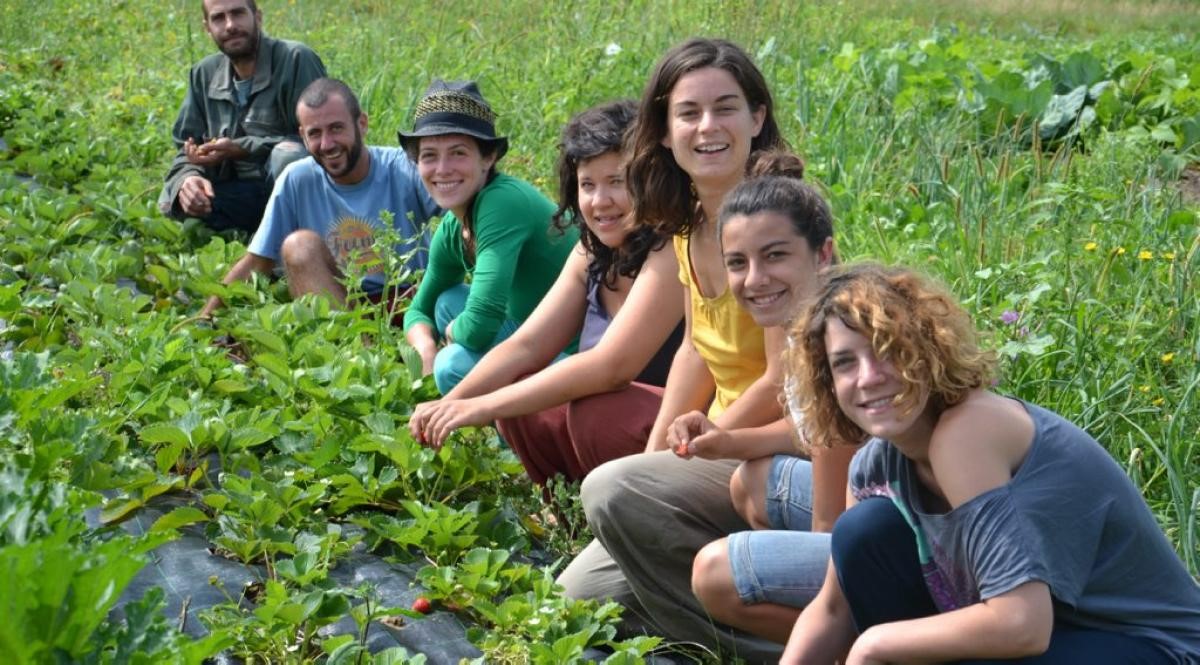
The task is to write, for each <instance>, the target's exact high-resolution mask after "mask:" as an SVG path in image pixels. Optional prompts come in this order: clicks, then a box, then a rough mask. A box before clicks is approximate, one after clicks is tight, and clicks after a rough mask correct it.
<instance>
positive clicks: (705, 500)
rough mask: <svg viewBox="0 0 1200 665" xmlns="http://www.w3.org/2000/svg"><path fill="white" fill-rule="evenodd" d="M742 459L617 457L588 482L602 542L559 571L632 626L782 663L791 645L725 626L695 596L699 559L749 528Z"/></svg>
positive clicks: (587, 507) (575, 593)
mask: <svg viewBox="0 0 1200 665" xmlns="http://www.w3.org/2000/svg"><path fill="white" fill-rule="evenodd" d="M738 463H739V462H738V461H737V460H719V461H709V460H702V459H690V460H685V459H681V458H679V457H676V456H675V454H674V453H671V452H669V451H662V452H657V453H649V454H638V455H631V456H629V457H622V458H620V459H616V460H613V461H611V462H607V463H605V464H603V465H601V466H600V467H599V468H597V469H596V470H595V471H593V472H592V473H591V474H589V475H588V477H587V478H586V479H585V480H584V481H583V487H582V489H581V496H582V499H583V508H584V511H585V513H586V514H587V520H588V525H589V526H591V528H592V532H593V533H595V534H596V540H594V541H592V543H591V544H589V545H588V547H587V548H586V549H585V550H584V551H583V552H581V553H580V555H579V556H578V557H576V558H575V560H574V561H572V562H571V563H570V565H568V566H567V568H566V570H564V571H563V572H562V574H561V575H560V576H559V578H558V582H559V583H560V584H562V585H563V586H564V587H566V594H567V595H568V596H570V597H572V598H595V599H602V600H608V599H611V600H615V601H617V602H619V603H621V604H622V605H624V606H625V607H626V608H627V612H626V615H627V619H628V621H627V623H628V625H627V626H626V629H627V631H628V632H649V633H653V634H658V635H663V636H665V637H666V638H667V639H668V640H671V641H685V642H697V643H700V644H703V645H705V646H706V647H709V648H714V649H716V648H719V649H720V650H721V654H722V656H723V658H722V660H729V659H732V658H734V657H737V658H744V659H746V660H748V661H752V662H754V661H769V662H776V661H778V659H779V656H780V654H781V653H782V651H783V645H781V644H776V643H774V642H770V641H768V640H764V639H762V638H759V637H754V636H752V635H749V634H747V633H743V632H741V631H737V630H734V629H732V628H730V627H728V626H725V625H723V624H717V623H715V622H714V621H713V620H711V619H710V618H709V617H708V615H707V614H706V613H705V612H704V608H703V607H701V605H700V602H699V601H698V600H696V597H695V596H694V595H692V582H691V579H692V559H694V558H695V556H696V552H698V551H699V550H700V548H701V547H703V546H704V545H707V544H708V543H709V542H712V541H713V540H716V539H718V538H721V537H722V536H727V535H729V534H731V533H734V532H736V531H745V530H747V529H749V528H750V527H749V525H747V524H746V523H745V521H743V520H742V518H741V517H739V516H738V514H737V513H736V512H735V511H734V509H733V503H732V502H731V501H730V498H729V479H730V477H731V476H732V475H733V471H734V469H736V468H737V466H738Z"/></svg>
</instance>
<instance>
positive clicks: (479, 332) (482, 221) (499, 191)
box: [404, 174, 579, 351]
mask: <svg viewBox="0 0 1200 665" xmlns="http://www.w3.org/2000/svg"><path fill="white" fill-rule="evenodd" d="M554 209H555V207H554V204H553V203H551V202H550V201H549V200H548V199H547V198H546V197H545V196H543V195H542V193H541V192H539V191H538V190H537V189H535V188H534V187H533V185H530V184H529V183H527V182H525V181H524V180H520V179H518V178H514V177H512V176H508V175H503V174H500V175H497V176H496V177H495V178H494V179H493V180H492V181H491V182H490V183H488V184H487V185H486V186H485V187H484V188H483V189H481V190H479V194H478V195H477V196H476V197H475V205H474V210H473V212H472V215H473V218H474V223H473V224H472V226H473V227H474V235H475V256H476V260H475V264H474V265H473V266H472V265H470V264H469V262H468V258H467V256H466V254H465V252H464V248H463V237H462V222H461V221H459V219H458V218H457V217H455V216H454V213H452V212H447V213H446V214H445V216H443V217H442V221H441V224H439V225H438V228H437V231H436V232H434V234H433V240H432V241H431V242H430V245H429V267H428V268H427V269H426V271H425V277H424V278H423V279H422V280H421V285H420V287H418V288H417V295H416V297H415V298H413V302H412V306H411V307H409V308H408V311H407V312H405V314H404V329H405V330H408V329H410V328H412V327H413V326H414V325H416V324H418V323H424V324H427V325H429V326H430V327H435V325H434V319H433V311H434V304H435V303H437V299H438V296H440V295H441V294H442V292H443V291H445V290H446V289H449V288H451V287H453V286H457V285H458V284H461V283H462V282H463V281H464V279H465V278H466V277H467V275H471V277H472V279H471V293H470V295H468V296H467V304H466V308H465V309H464V310H463V312H462V314H459V315H458V318H456V319H455V320H454V341H455V342H457V343H459V344H461V345H463V346H465V347H466V348H468V349H471V350H475V351H480V350H483V349H487V348H488V347H490V346H491V344H492V340H493V339H494V338H495V337H496V333H497V332H498V331H499V329H500V324H502V323H503V322H504V321H505V320H506V319H508V320H512V321H516V322H518V323H519V322H521V321H524V320H525V319H526V318H527V317H528V316H529V314H530V313H531V312H532V311H533V310H534V308H535V307H537V305H538V303H539V302H541V300H542V297H543V296H545V295H546V292H547V291H549V290H550V286H551V285H552V284H554V280H555V279H557V278H558V273H559V271H561V270H562V266H563V264H564V263H566V261H567V256H568V255H569V254H570V253H571V248H572V247H574V246H575V242H576V241H577V240H578V239H579V230H578V229H577V228H575V227H574V226H572V227H570V228H568V229H567V230H566V231H565V232H562V233H560V232H559V231H558V230H557V229H555V228H553V227H552V226H551V224H550V216H551V215H553V214H554Z"/></svg>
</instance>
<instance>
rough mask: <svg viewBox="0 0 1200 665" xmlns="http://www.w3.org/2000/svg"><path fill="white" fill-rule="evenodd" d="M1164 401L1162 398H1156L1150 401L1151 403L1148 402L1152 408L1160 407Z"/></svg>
mask: <svg viewBox="0 0 1200 665" xmlns="http://www.w3.org/2000/svg"><path fill="white" fill-rule="evenodd" d="M1164 401H1165V400H1164V399H1163V398H1161V397H1156V398H1155V399H1154V401H1152V402H1150V403H1151V404H1153V405H1154V406H1162V404H1163V402H1164Z"/></svg>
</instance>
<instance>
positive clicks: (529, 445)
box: [496, 383, 663, 485]
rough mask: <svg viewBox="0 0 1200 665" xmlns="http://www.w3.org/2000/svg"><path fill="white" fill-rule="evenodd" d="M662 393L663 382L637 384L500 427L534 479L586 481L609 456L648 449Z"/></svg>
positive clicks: (502, 423) (540, 481) (511, 420)
mask: <svg viewBox="0 0 1200 665" xmlns="http://www.w3.org/2000/svg"><path fill="white" fill-rule="evenodd" d="M662 395H663V390H662V388H659V387H657V386H650V385H646V384H644V383H631V384H629V386H628V387H627V388H624V389H623V390H616V391H613V392H609V393H599V394H596V395H588V396H587V397H581V398H579V399H577V400H575V401H573V402H568V403H566V404H560V405H558V406H555V407H551V408H549V409H546V410H545V411H539V412H537V413H531V414H529V415H525V416H517V417H516V418H501V419H500V420H497V421H496V429H497V430H499V431H500V435H501V436H502V437H504V440H505V441H507V442H508V445H510V446H512V449H513V452H515V453H516V454H517V456H518V457H520V458H521V462H522V463H523V464H524V465H525V472H526V473H528V474H529V478H530V479H532V480H533V482H535V483H537V484H539V485H544V484H546V480H547V479H548V478H550V477H551V476H554V475H556V474H562V475H563V476H565V477H566V479H567V480H572V481H577V480H583V477H584V476H586V475H587V474H588V473H590V472H591V470H592V469H594V468H596V467H598V466H600V465H601V464H603V463H605V462H607V461H609V460H613V459H616V458H618V457H624V456H626V455H632V454H634V453H640V452H642V451H644V450H645V449H646V441H647V440H648V439H649V438H650V430H651V429H653V427H654V418H655V417H656V416H657V415H658V407H659V405H661V404H662Z"/></svg>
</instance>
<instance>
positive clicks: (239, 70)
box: [158, 0, 325, 233]
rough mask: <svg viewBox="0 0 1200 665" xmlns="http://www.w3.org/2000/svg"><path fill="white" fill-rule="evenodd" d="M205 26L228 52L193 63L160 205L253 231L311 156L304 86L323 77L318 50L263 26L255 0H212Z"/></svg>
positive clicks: (177, 214)
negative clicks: (304, 126) (282, 184)
mask: <svg viewBox="0 0 1200 665" xmlns="http://www.w3.org/2000/svg"><path fill="white" fill-rule="evenodd" d="M201 6H202V8H203V10H204V29H205V30H206V31H208V34H209V35H210V36H211V37H212V38H213V41H214V42H215V43H216V45H217V48H219V49H220V50H221V52H220V53H218V54H213V55H210V56H208V57H207V58H204V59H203V60H201V61H200V63H199V64H197V65H196V66H195V67H193V68H192V72H191V75H190V77H189V79H188V92H187V96H186V97H184V99H183V107H182V108H180V110H179V117H178V118H177V119H176V120H175V127H174V129H173V130H172V131H171V136H172V138H173V139H174V140H175V145H176V147H177V148H178V153H177V154H176V156H175V161H173V162H172V163H171V168H170V169H169V170H168V171H167V175H166V182H165V184H164V185H163V189H162V193H161V194H160V195H159V198H158V207H159V210H160V211H161V212H162V213H163V214H164V215H167V216H169V217H173V218H175V219H179V220H183V219H185V218H187V217H198V218H200V220H201V221H203V222H204V224H205V225H207V226H208V227H209V228H211V229H213V230H215V231H222V230H225V229H240V230H242V231H246V232H248V233H253V232H254V230H255V229H256V228H258V224H259V221H260V220H261V219H262V216H263V210H264V208H265V207H266V204H267V197H268V196H270V194H271V187H272V185H273V182H274V179H275V178H276V177H277V176H278V175H279V174H280V173H282V172H283V168H284V167H285V166H287V165H288V164H290V163H291V162H293V161H295V160H297V159H300V158H301V157H303V156H304V147H303V146H302V145H301V144H300V139H299V137H297V136H296V134H297V130H298V127H299V123H298V121H297V119H296V115H295V111H296V101H297V100H298V99H299V97H300V91H302V90H304V88H305V87H306V86H307V85H308V84H309V83H312V82H313V81H315V80H316V79H319V78H321V77H323V76H325V65H324V64H322V63H321V59H320V58H319V57H317V54H316V53H314V52H313V51H312V49H310V48H308V47H307V46H305V45H304V44H301V43H299V42H292V41H286V40H282V39H272V38H271V37H268V36H266V35H264V34H263V33H262V12H260V11H259V9H258V5H257V4H256V3H255V2H254V0H204V1H203V2H202V3H201Z"/></svg>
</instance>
